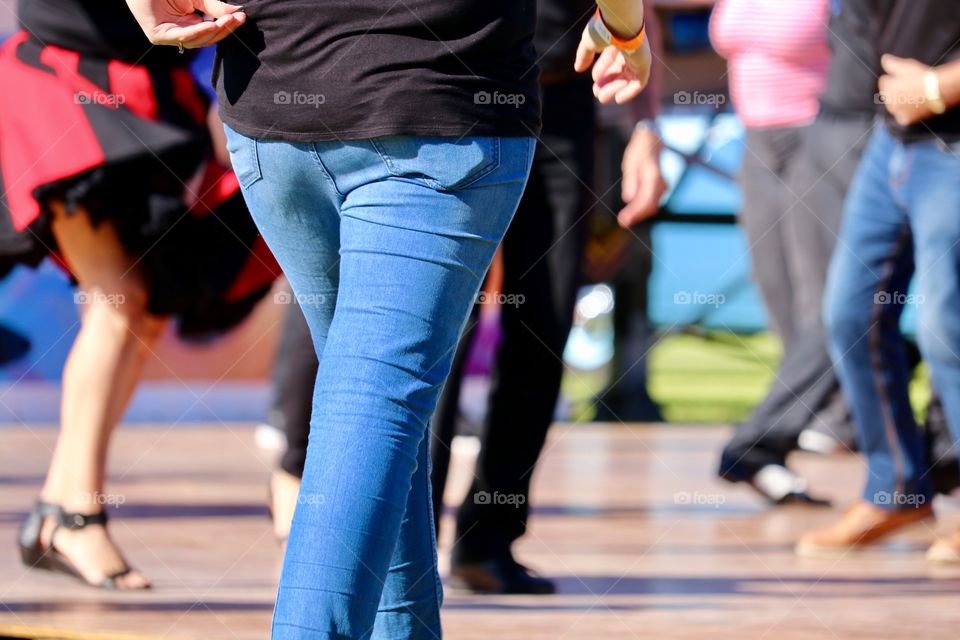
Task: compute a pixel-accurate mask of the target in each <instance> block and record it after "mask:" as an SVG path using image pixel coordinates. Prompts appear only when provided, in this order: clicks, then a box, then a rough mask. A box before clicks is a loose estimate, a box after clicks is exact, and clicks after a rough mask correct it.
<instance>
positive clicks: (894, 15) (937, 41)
mask: <svg viewBox="0 0 960 640" xmlns="http://www.w3.org/2000/svg"><path fill="white" fill-rule="evenodd" d="M880 4H881V12H880V16H881V22H882V28H881V31H880V38H879V49H880V54H884V53H890V54H893V55H895V56H898V57H900V58H913V59H915V60H919V61H920V62H922V63H924V64H928V65H941V64H944V63H946V62H952V61H954V60H958V59H960V2H958V1H957V0H881V2H880ZM881 108H882V107H881ZM883 113H884V117H885V118H886V121H887V126H889V128H890V130H891V131H892V132H893V133H894V135H896V136H898V137H900V138H901V139H904V140H919V139H924V138H930V137H933V136H936V137H939V138H942V139H944V140H947V141H951V142H952V141H955V140H960V108H953V109H950V110H948V111H947V112H946V113H944V114H943V115H939V116H934V117H932V118H929V119H927V120H924V121H923V122H921V123H918V124H915V125H912V126H909V127H902V126H900V125H898V124H897V123H896V122H895V121H894V120H893V118H892V116H890V115H889V113H887V111H886V109H883Z"/></svg>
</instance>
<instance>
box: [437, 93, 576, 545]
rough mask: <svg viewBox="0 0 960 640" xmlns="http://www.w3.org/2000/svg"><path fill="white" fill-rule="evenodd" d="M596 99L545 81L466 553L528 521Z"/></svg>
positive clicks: (446, 426) (442, 441)
mask: <svg viewBox="0 0 960 640" xmlns="http://www.w3.org/2000/svg"><path fill="white" fill-rule="evenodd" d="M593 109H594V107H593V96H592V95H591V90H590V83H589V81H588V80H583V79H577V80H575V81H571V82H568V83H564V84H560V85H552V86H547V87H545V88H544V107H543V131H542V134H541V137H540V144H538V146H537V150H536V155H535V158H534V161H533V170H532V172H531V175H530V180H529V182H528V184H527V188H526V191H525V192H524V195H523V198H522V199H521V202H520V206H519V209H518V210H517V214H516V217H515V218H514V221H513V224H512V225H511V226H510V229H509V230H508V231H507V234H506V237H505V238H504V240H503V260H504V271H505V279H504V285H503V291H502V293H503V294H505V295H507V296H514V297H513V300H514V301H515V302H516V304H506V305H504V306H503V307H502V309H501V312H502V316H501V322H502V327H503V334H504V339H503V342H502V344H501V347H500V351H499V354H498V356H497V360H496V364H495V371H494V376H493V381H492V388H491V393H490V398H489V407H488V412H487V421H486V424H485V429H484V435H483V442H482V447H481V452H480V457H479V459H478V461H477V468H476V471H475V479H474V482H473V486H472V487H471V488H470V492H469V494H468V495H467V498H466V500H465V501H464V503H463V504H462V505H461V506H460V508H459V510H458V512H457V540H458V542H457V546H456V548H455V549H454V554H455V556H456V557H457V558H458V559H460V560H482V559H486V558H489V557H492V556H495V555H497V554H500V553H502V552H504V551H505V550H506V549H508V548H509V546H510V544H511V543H512V542H513V541H514V540H515V539H517V538H519V537H520V536H521V535H523V533H524V531H525V530H526V525H527V518H528V516H529V512H530V500H529V493H530V480H531V478H532V476H533V471H534V467H535V466H536V463H537V459H538V458H539V456H540V452H541V450H542V449H543V446H544V441H545V439H546V435H547V430H548V429H549V427H550V424H551V422H552V421H553V414H554V409H555V406H556V403H557V398H558V396H559V393H560V380H561V377H562V374H563V361H562V356H563V348H564V345H565V344H566V340H567V335H568V333H569V331H570V326H571V324H572V322H573V308H574V305H575V303H576V296H577V289H578V286H579V282H580V277H579V274H580V263H581V259H582V255H583V247H584V243H585V240H586V231H587V221H586V215H585V214H586V213H587V211H588V209H589V208H590V207H591V206H593V204H594V198H592V196H591V187H590V185H591V184H592V167H593ZM471 324H472V323H471ZM468 326H469V325H468ZM469 338H470V335H469V333H468V335H466V336H465V337H464V339H463V340H462V341H461V345H460V353H458V354H457V357H456V360H455V362H454V372H453V373H452V375H451V377H450V378H449V379H448V381H447V386H446V388H445V390H444V393H443V395H442V396H441V399H440V404H439V406H438V409H437V413H436V416H435V418H434V430H435V436H434V442H433V446H432V458H433V469H434V472H433V495H434V506H435V509H434V511H435V513H437V514H439V513H440V512H441V509H440V507H442V496H443V489H444V486H445V483H446V468H447V462H448V461H449V441H450V439H451V438H452V433H453V425H454V422H455V420H456V415H457V404H458V399H459V395H460V388H459V386H460V379H461V373H460V370H461V369H462V365H463V361H464V359H465V356H466V354H465V351H466V349H467V348H468V346H469ZM485 496H487V497H489V499H485ZM498 497H499V498H498Z"/></svg>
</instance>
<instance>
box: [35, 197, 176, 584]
mask: <svg viewBox="0 0 960 640" xmlns="http://www.w3.org/2000/svg"><path fill="white" fill-rule="evenodd" d="M54 212H55V218H54V222H53V232H54V235H55V236H56V239H57V244H58V245H59V247H60V250H61V251H62V253H63V257H64V259H65V260H66V261H67V263H68V264H69V266H70V269H71V271H72V272H73V274H74V275H75V276H76V278H77V280H78V281H79V283H80V287H81V289H82V290H83V291H84V292H85V293H86V299H87V300H86V302H85V308H84V312H83V317H82V322H81V329H80V333H79V334H78V335H77V338H76V341H75V342H74V344H73V348H72V349H71V351H70V356H69V357H68V359H67V363H66V366H65V367H64V371H63V400H62V406H61V429H60V435H59V438H58V440H57V446H56V449H55V451H54V456H53V461H52V462H51V465H50V471H49V473H48V475H47V480H46V483H45V484H44V487H43V491H42V498H43V499H44V500H45V501H48V502H53V503H56V504H59V505H61V506H62V507H63V508H64V509H65V510H66V511H68V512H80V513H95V512H98V511H100V510H101V509H102V508H103V506H102V504H98V502H97V501H96V500H95V497H96V496H103V495H104V475H105V468H106V456H107V449H108V445H109V441H110V436H111V434H112V432H113V429H114V428H115V426H116V424H117V422H118V421H119V420H120V418H121V417H122V415H123V412H124V410H125V408H126V406H127V403H128V402H129V400H130V397H131V396H132V394H133V391H134V389H135V388H136V384H137V380H138V378H139V375H140V371H141V368H142V366H143V363H144V362H145V360H146V358H147V356H148V355H149V353H150V350H151V348H152V346H153V344H154V343H155V342H156V339H157V337H158V336H159V334H160V332H161V331H162V329H163V326H164V321H163V320H162V319H160V318H156V317H154V316H151V315H149V314H148V313H147V311H146V304H147V290H146V285H145V283H144V282H143V279H142V277H141V275H140V273H139V272H138V271H137V270H136V268H135V267H134V266H133V264H134V263H133V260H132V259H131V258H130V257H129V256H128V255H127V253H126V251H125V250H124V249H123V246H122V245H121V243H120V240H119V238H118V237H117V234H116V231H115V229H114V228H113V226H112V225H110V224H108V223H101V224H99V225H97V226H96V227H94V226H93V225H92V224H91V223H90V218H89V216H88V215H87V214H86V213H85V212H83V211H78V212H75V213H72V214H68V213H66V212H65V211H63V209H62V207H55V208H54ZM48 524H49V529H48V530H52V523H48ZM47 542H48V543H49V540H48V541H47ZM55 544H56V547H57V549H58V550H59V551H60V552H61V553H62V554H63V555H65V556H66V557H67V558H68V559H69V560H70V561H71V562H73V563H74V565H75V566H76V567H77V569H78V570H79V571H80V573H81V574H82V575H83V576H84V578H86V579H87V580H88V581H90V582H94V583H97V582H99V581H100V580H101V579H103V578H104V577H105V576H108V575H111V574H114V573H116V572H117V571H120V570H122V569H124V568H125V566H126V563H125V560H124V559H123V556H122V555H121V554H120V551H119V550H118V549H117V548H116V546H115V545H114V544H113V541H112V540H111V539H110V537H109V535H108V534H107V531H106V529H105V528H104V527H102V526H90V527H87V528H84V529H80V530H75V531H73V530H64V529H61V530H58V531H57V533H56V540H55ZM117 582H118V583H117V587H118V588H126V589H134V588H142V587H144V586H147V585H148V584H149V582H148V581H147V579H146V578H145V577H144V576H143V575H142V574H140V573H138V572H135V571H134V572H131V573H129V574H127V575H125V576H123V577H122V578H120V579H119V580H118V581H117Z"/></svg>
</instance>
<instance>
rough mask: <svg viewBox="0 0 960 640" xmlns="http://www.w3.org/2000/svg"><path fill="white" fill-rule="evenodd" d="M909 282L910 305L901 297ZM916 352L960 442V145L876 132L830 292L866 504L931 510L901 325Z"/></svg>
mask: <svg viewBox="0 0 960 640" xmlns="http://www.w3.org/2000/svg"><path fill="white" fill-rule="evenodd" d="M914 273H915V274H916V287H915V293H913V294H908V288H909V286H910V281H911V278H912V277H913V276H914ZM909 296H915V299H916V302H917V305H918V308H917V311H918V314H917V340H918V344H919V346H920V351H921V353H922V355H923V358H924V360H926V362H927V364H928V365H929V367H930V370H931V372H932V375H933V382H934V386H935V387H936V388H937V389H938V390H939V392H940V393H941V394H942V395H943V404H944V408H945V410H946V413H947V421H948V422H949V424H950V428H951V430H952V432H953V436H954V440H955V441H957V440H958V439H960V437H958V436H960V144H954V145H952V148H951V146H948V145H945V144H944V143H942V142H939V141H922V142H913V143H907V144H905V143H903V142H901V141H899V140H898V139H896V138H894V137H893V136H892V135H890V133H889V132H888V131H887V130H886V128H885V127H883V126H879V127H878V128H877V130H876V131H875V132H874V134H873V137H872V139H871V140H870V143H869V144H868V146H867V149H866V151H865V153H864V157H863V161H862V162H861V164H860V168H859V170H858V172H857V175H856V177H855V178H854V181H853V184H852V185H851V187H850V192H849V194H848V196H847V202H846V211H845V214H844V221H843V227H842V230H841V232H840V238H839V240H838V242H837V247H836V251H835V253H834V256H833V261H832V263H831V265H830V273H829V277H828V283H827V292H826V298H825V301H824V304H825V308H824V315H825V321H826V326H827V330H828V332H829V341H830V349H831V356H832V358H833V360H834V366H835V367H836V370H837V374H838V375H839V377H840V383H841V386H842V387H843V390H844V392H845V393H846V395H847V398H848V400H849V401H850V404H851V409H852V411H853V416H854V420H855V422H856V425H857V431H858V437H859V440H860V447H861V448H862V450H863V452H864V454H865V455H866V457H867V467H868V476H867V482H866V487H865V489H864V493H863V497H864V499H865V500H867V501H870V502H873V503H874V504H877V505H878V506H880V507H884V508H888V509H898V508H899V509H902V508H911V507H917V506H921V505H925V504H929V503H930V501H931V500H932V499H933V488H932V484H931V478H930V477H929V474H928V468H927V467H928V464H927V461H926V456H925V442H924V439H923V434H922V433H921V432H920V430H919V429H918V427H917V424H916V422H915V421H914V417H913V411H912V410H911V407H910V400H909V396H908V392H907V391H908V389H907V385H908V383H909V380H910V371H909V368H908V365H907V358H906V352H905V345H904V338H903V336H902V335H901V333H900V327H899V322H900V315H901V314H902V312H903V308H904V304H905V303H907V302H909Z"/></svg>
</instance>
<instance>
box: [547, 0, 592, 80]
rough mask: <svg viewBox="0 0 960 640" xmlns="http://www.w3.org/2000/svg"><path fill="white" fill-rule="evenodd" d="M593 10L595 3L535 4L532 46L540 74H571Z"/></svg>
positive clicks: (555, 0) (550, 1)
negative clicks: (534, 27) (535, 51)
mask: <svg viewBox="0 0 960 640" xmlns="http://www.w3.org/2000/svg"><path fill="white" fill-rule="evenodd" d="M596 9H597V3H596V1H595V0H538V1H537V31H536V35H535V36H534V39H533V42H534V45H535V47H536V50H537V55H538V56H539V58H538V60H537V64H539V65H540V71H541V73H544V74H570V75H571V76H572V75H573V74H574V71H573V59H574V57H575V56H576V53H577V45H578V44H580V34H581V33H582V32H583V28H584V27H585V26H586V25H587V22H588V21H589V20H590V16H592V15H593V12H594V11H596Z"/></svg>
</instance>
